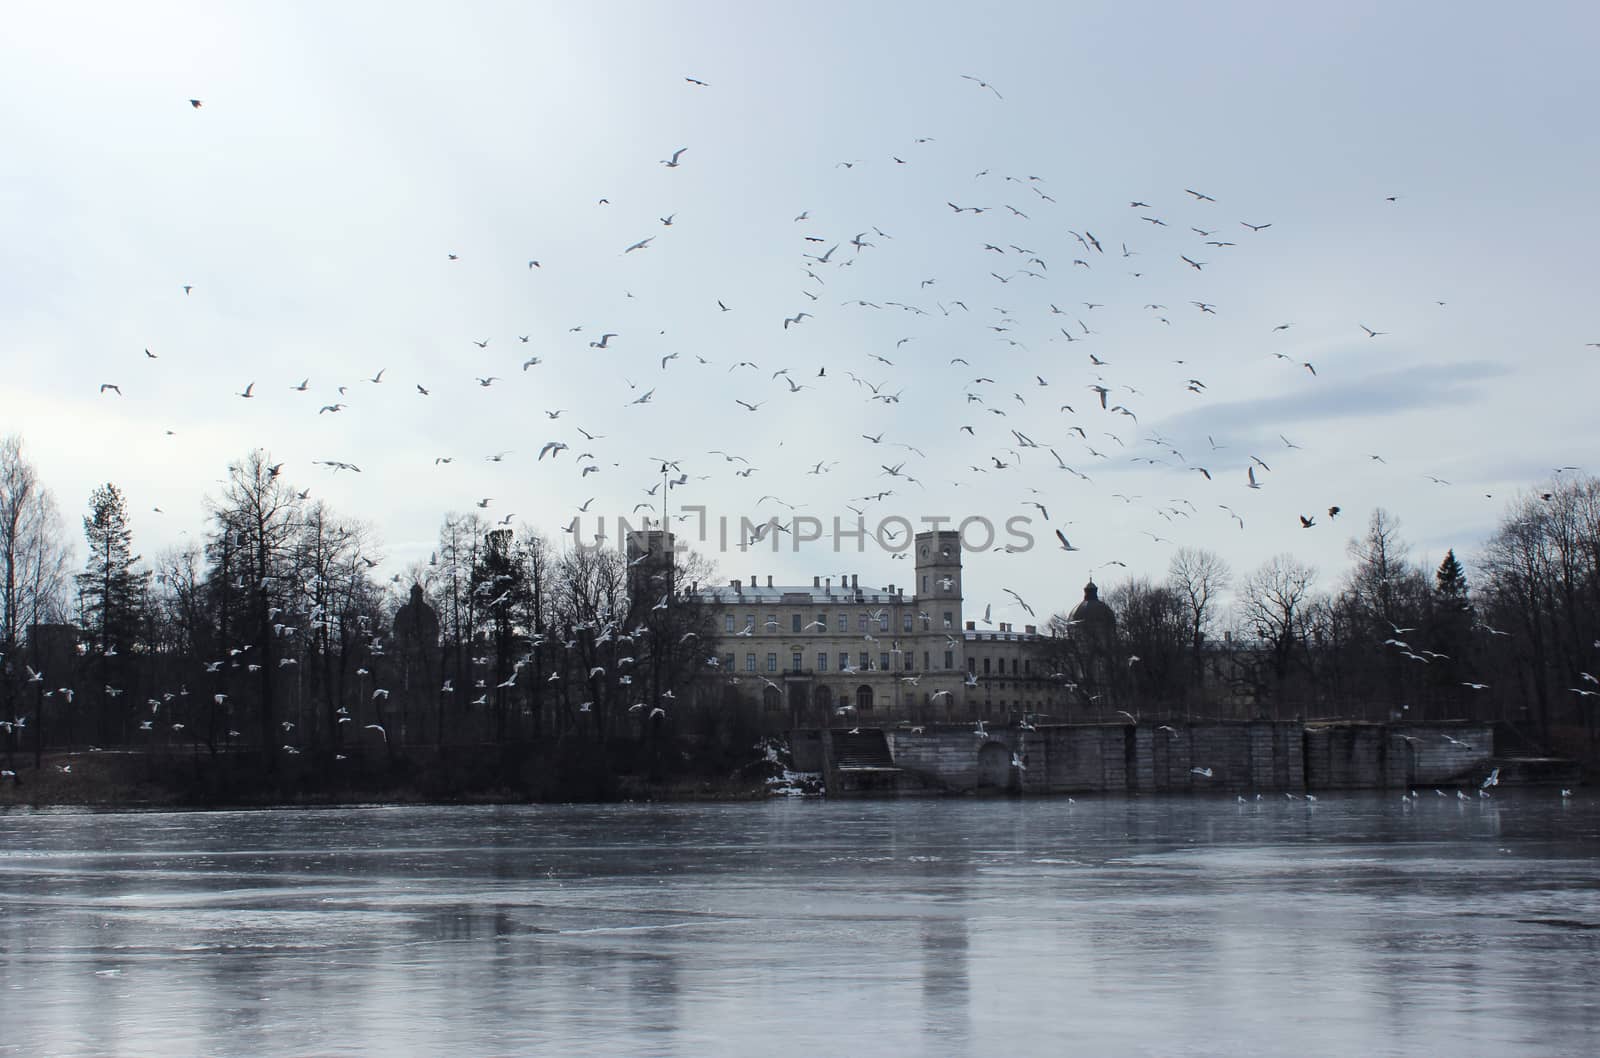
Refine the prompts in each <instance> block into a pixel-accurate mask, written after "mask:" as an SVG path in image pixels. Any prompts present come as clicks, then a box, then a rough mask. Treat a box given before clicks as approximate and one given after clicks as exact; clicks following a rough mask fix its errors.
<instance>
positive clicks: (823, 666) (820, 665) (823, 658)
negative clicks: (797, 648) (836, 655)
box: [817, 650, 828, 672]
mask: <svg viewBox="0 0 1600 1058" xmlns="http://www.w3.org/2000/svg"><path fill="white" fill-rule="evenodd" d="M817 671H818V672H827V671H828V652H827V651H826V650H819V651H817Z"/></svg>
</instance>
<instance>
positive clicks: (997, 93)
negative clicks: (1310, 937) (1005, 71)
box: [961, 73, 1005, 99]
mask: <svg viewBox="0 0 1600 1058" xmlns="http://www.w3.org/2000/svg"><path fill="white" fill-rule="evenodd" d="M961 76H962V78H964V79H965V80H968V81H974V82H976V83H977V85H978V87H979V88H987V89H988V90H989V91H991V92H993V93H994V97H995V98H996V99H1004V98H1005V96H1003V95H1001V94H1000V90H999V89H997V88H996V87H995V86H994V85H992V84H990V83H989V82H988V81H985V80H983V79H982V78H979V77H974V76H972V75H971V74H970V73H964V74H962V75H961Z"/></svg>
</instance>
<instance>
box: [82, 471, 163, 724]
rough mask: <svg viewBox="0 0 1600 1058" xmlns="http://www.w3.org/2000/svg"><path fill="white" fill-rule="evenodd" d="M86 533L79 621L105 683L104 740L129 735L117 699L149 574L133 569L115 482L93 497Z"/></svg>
mask: <svg viewBox="0 0 1600 1058" xmlns="http://www.w3.org/2000/svg"><path fill="white" fill-rule="evenodd" d="M83 535H84V538H85V539H86V540H87V542H88V545H89V560H88V563H87V565H86V566H85V568H84V571H83V572H82V573H80V574H79V575H78V599H79V607H80V615H79V619H80V621H81V622H82V624H83V627H84V629H85V630H86V631H87V632H88V633H89V634H90V635H91V636H92V637H93V642H94V650H95V652H96V654H97V655H98V658H97V667H98V668H99V674H98V675H99V677H100V679H101V682H102V687H101V691H100V695H99V697H100V724H99V731H98V735H99V737H100V738H102V739H104V738H107V737H109V736H112V735H116V736H119V737H120V736H124V735H125V734H126V732H125V731H124V726H125V725H124V723H123V721H125V720H126V718H127V717H126V714H125V713H124V712H123V710H122V708H121V703H120V702H119V699H120V698H121V696H122V694H123V693H124V692H125V691H126V690H127V688H126V687H123V686H121V683H122V682H123V681H122V679H121V677H122V676H123V675H124V674H125V673H126V674H132V670H131V667H129V666H127V665H126V664H124V663H123V659H125V658H127V657H128V656H129V655H131V654H133V653H134V652H135V651H136V650H137V648H138V646H139V644H138V643H137V642H136V640H137V639H138V637H139V632H140V624H141V621H142V619H143V615H144V608H145V598H146V592H147V589H148V586H149V580H150V575H149V573H148V572H143V571H140V570H136V569H135V568H134V566H135V565H136V564H137V563H138V562H139V560H140V556H139V555H136V554H134V553H133V530H132V528H131V527H130V526H129V524H128V502H127V499H126V498H125V497H124V496H123V495H122V491H121V490H120V489H118V488H117V487H116V486H115V485H113V484H111V483H109V482H108V483H106V484H105V485H102V486H100V487H99V488H97V489H95V490H94V493H93V494H92V495H91V496H90V497H89V513H88V514H87V515H86V516H85V517H84V519H83Z"/></svg>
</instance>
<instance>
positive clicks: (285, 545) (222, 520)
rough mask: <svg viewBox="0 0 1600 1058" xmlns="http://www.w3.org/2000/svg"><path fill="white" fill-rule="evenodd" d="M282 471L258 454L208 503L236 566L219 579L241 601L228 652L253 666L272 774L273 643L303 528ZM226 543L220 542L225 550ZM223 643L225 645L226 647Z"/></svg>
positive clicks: (276, 740) (275, 737) (236, 468)
mask: <svg viewBox="0 0 1600 1058" xmlns="http://www.w3.org/2000/svg"><path fill="white" fill-rule="evenodd" d="M279 469H280V468H279V466H278V465H275V464H273V463H271V462H270V460H269V458H268V456H267V454H266V453H265V452H263V451H261V450H260V449H256V450H255V451H252V452H251V453H250V454H249V455H247V456H245V457H244V458H243V459H241V460H238V461H237V462H234V463H231V464H229V466H228V480H227V483H226V484H225V485H224V486H223V491H222V496H221V497H220V498H218V499H215V500H211V501H209V505H210V508H211V514H212V517H213V518H214V519H215V521H216V523H217V530H218V534H219V536H220V537H222V538H223V539H224V541H226V540H228V539H231V541H232V544H231V547H232V548H233V549H234V554H233V563H234V569H233V570H230V571H229V572H228V573H225V574H223V575H224V577H225V578H226V579H228V580H229V581H230V584H229V587H231V588H232V589H234V590H236V591H237V592H238V593H239V602H240V603H241V604H242V605H241V609H240V612H239V623H238V625H237V628H236V631H237V634H238V635H239V637H240V639H241V642H240V643H239V645H238V646H237V647H229V649H230V650H236V651H238V652H239V653H240V654H241V655H243V654H248V655H249V657H250V659H251V660H250V661H249V662H248V664H247V670H248V669H249V668H254V669H255V671H256V674H257V676H258V679H257V681H256V686H257V692H258V694H259V701H258V702H257V709H258V717H257V719H258V720H259V726H260V738H261V749H262V752H263V754H264V755H265V759H266V763H267V767H268V769H269V770H271V769H273V768H275V767H276V762H277V758H278V753H277V751H276V747H277V746H278V745H279V744H280V743H281V742H282V741H283V740H282V739H281V738H280V737H279V731H278V722H277V717H276V707H277V702H276V699H275V691H276V687H277V672H278V667H279V666H278V655H279V650H278V645H277V642H276V638H275V636H274V635H273V630H272V625H273V621H274V618H275V617H276V616H277V615H278V614H279V613H282V612H283V611H285V610H287V609H288V608H289V607H290V606H291V605H293V601H294V600H293V598H292V594H291V589H292V587H293V583H294V577H293V572H294V568H295V559H296V551H297V546H298V541H299V534H300V530H301V527H302V520H301V511H300V503H299V499H298V496H297V494H296V493H295V492H294V490H293V489H291V488H290V487H289V486H288V483H287V482H285V481H284V480H283V479H282V478H281V477H280V476H279ZM228 546H229V545H228V544H226V543H224V550H226V549H227V547H228ZM223 645H224V646H227V645H228V644H226V643H224V644H223Z"/></svg>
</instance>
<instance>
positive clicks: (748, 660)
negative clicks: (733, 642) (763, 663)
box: [744, 654, 756, 672]
mask: <svg viewBox="0 0 1600 1058" xmlns="http://www.w3.org/2000/svg"><path fill="white" fill-rule="evenodd" d="M744 671H746V672H754V671H756V656H755V655H754V654H746V655H745V656H744Z"/></svg>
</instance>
